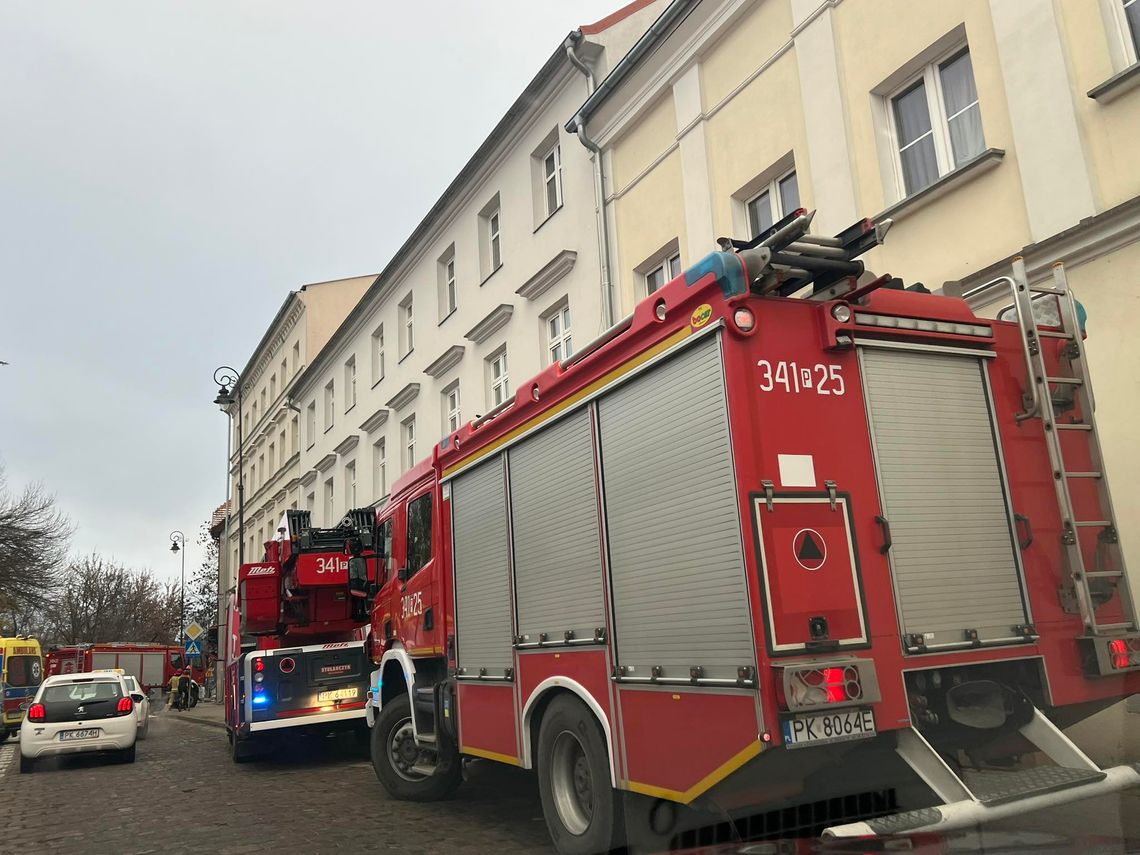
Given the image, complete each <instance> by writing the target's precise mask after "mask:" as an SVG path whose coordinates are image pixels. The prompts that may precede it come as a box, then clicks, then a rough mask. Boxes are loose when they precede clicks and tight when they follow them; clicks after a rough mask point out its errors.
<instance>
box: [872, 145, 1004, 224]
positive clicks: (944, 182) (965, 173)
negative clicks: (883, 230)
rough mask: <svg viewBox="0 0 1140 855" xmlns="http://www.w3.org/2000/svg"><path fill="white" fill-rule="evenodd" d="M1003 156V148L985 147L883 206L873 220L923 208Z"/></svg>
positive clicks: (894, 216) (899, 215)
mask: <svg viewBox="0 0 1140 855" xmlns="http://www.w3.org/2000/svg"><path fill="white" fill-rule="evenodd" d="M1004 157H1005V149H1000V148H987V149H986V150H985V151H983V152H982V153H981V154H979V155H978V156H977V157H975V158H974V159H973V160H971V161H969V162H967V163H964V164H962V165H961V166H959V167H958V168H957V169H955V170H952V171H951V172H947V173H946V174H945V175H943V176H942V177H941V178H939V179H938V180H937V181H935V182H934V183H933V184H930V185H928V186H927V187H923V188H922V189H921V190H919V191H918V192H917V193H915V194H913V195H911V196H907V197H906V198H905V199H902V200H900V201H898V202H895V204H893V205H891V206H890V207H888V208H884V209H883V210H882V211H880V212H879V213H878V214H876V215H875V216H874V220H875V221H876V222H878V221H880V220H883V219H886V218H888V217H890V218H891V219H896V220H897V219H898V218H899V217H902V216H904V215H906V214H911V213H913V212H915V211H917V210H919V209H921V208H924V207H926V205H928V204H930V203H931V202H933V201H934V200H935V199H938V198H941V197H942V196H944V195H945V194H947V193H949V192H950V191H952V190H954V189H955V188H957V187H959V186H961V185H962V184H965V183H966V182H968V181H972V180H974V179H975V178H977V177H978V176H979V175H981V174H982V173H984V172H989V171H990V170H991V169H993V168H994V167H996V166H997V165H998V164H1000V163H1001V161H1002V158H1004Z"/></svg>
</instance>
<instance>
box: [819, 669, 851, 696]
mask: <svg viewBox="0 0 1140 855" xmlns="http://www.w3.org/2000/svg"><path fill="white" fill-rule="evenodd" d="M823 686H824V688H825V689H827V702H828V703H829V704H835V703H839V702H840V701H846V700H849V698H848V697H847V680H846V679H845V678H844V675H843V669H842V668H824V669H823Z"/></svg>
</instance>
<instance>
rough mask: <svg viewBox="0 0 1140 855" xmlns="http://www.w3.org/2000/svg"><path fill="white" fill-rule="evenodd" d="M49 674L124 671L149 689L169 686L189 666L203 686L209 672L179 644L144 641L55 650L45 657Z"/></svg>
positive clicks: (191, 674)
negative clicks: (115, 669)
mask: <svg viewBox="0 0 1140 855" xmlns="http://www.w3.org/2000/svg"><path fill="white" fill-rule="evenodd" d="M44 659H45V661H46V667H47V675H48V676H49V677H50V676H53V675H55V674H75V673H79V672H81V671H94V670H96V669H99V668H122V669H123V672H124V673H125V674H130V675H131V676H133V677H134V678H135V679H136V680H138V681H139V684H140V685H141V686H142V687H143V688H144V689H145V690H146V691H148V692H149V691H150V690H151V689H161V688H164V687H165V686H168V685H169V684H170V678H171V676H173V675H174V673H175V672H180V671H181V670H182V669H183V668H185V667H187V666H189V667H190V676H191V677H192V678H193V679H194V680H195V681H196V682H197V683H198V684H199V685H200V684H201V683H202V681H203V680H204V678H205V675H206V671H205V669H204V668H203V667H202V661H201V659H200V658H197V657H195V658H193V659H190V660H187V659H186V657H185V655H184V653H183V650H182V648H181V647H179V646H178V645H177V644H153V643H150V642H145V641H110V642H100V643H94V644H69V645H62V646H58V647H52V648H51V649H49V650H48V652H47V653H46V654H45V655H44Z"/></svg>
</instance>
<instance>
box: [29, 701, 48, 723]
mask: <svg viewBox="0 0 1140 855" xmlns="http://www.w3.org/2000/svg"><path fill="white" fill-rule="evenodd" d="M46 718H47V710H46V709H44V705H43V704H32V705H31V706H30V707H28V721H43V720H44V719H46Z"/></svg>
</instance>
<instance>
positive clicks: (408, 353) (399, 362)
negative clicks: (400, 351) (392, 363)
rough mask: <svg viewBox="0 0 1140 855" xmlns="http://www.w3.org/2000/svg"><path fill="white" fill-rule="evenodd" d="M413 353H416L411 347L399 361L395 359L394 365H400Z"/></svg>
mask: <svg viewBox="0 0 1140 855" xmlns="http://www.w3.org/2000/svg"><path fill="white" fill-rule="evenodd" d="M415 352H416V349H415V348H414V347H413V348H412V349H411V350H409V351H408V352H407V353H405V354H404V355H403V356H401V357H400V358H399V359H397V360H396V364H397V365H400V364H401V363H402V362H403V361H404V360H405V359H407V358H408V357H409V356H411V355H412V354H413V353H415Z"/></svg>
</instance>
